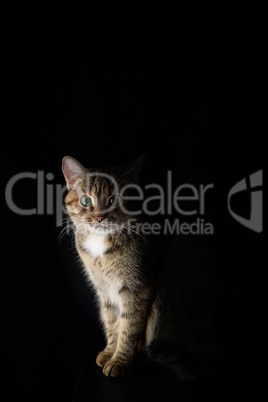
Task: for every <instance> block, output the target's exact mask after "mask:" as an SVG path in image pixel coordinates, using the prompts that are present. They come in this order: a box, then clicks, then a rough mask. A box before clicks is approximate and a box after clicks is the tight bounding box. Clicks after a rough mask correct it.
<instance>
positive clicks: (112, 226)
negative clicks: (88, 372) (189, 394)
mask: <svg viewBox="0 0 268 402" xmlns="http://www.w3.org/2000/svg"><path fill="white" fill-rule="evenodd" d="M142 160H143V158H140V159H139V160H138V161H136V162H135V163H133V164H132V165H128V166H127V167H121V168H109V169H105V170H100V169H97V170H96V169H92V170H88V169H86V168H85V167H84V166H83V165H81V164H80V163H79V162H78V161H77V160H75V159H74V158H72V157H69V156H65V157H64V158H63V161H62V170H63V174H64V177H65V180H66V184H67V188H68V194H67V196H66V198H65V206H66V209H67V212H68V214H69V216H70V218H71V220H72V222H73V224H74V226H75V243H76V249H77V252H78V254H79V256H80V258H81V260H82V262H83V264H84V267H85V269H86V270H87V273H88V275H89V278H90V281H91V283H92V285H93V288H94V289H95V292H96V296H97V299H98V302H99V309H100V316H101V320H102V322H103V327H104V331H105V335H106V339H107V345H106V347H105V349H104V350H103V351H101V352H99V354H98V355H97V358H96V363H97V365H98V366H100V367H102V370H103V373H104V374H105V375H106V376H110V377H117V376H121V375H126V374H128V373H129V372H130V371H131V369H132V367H133V363H134V361H135V357H136V356H137V354H138V353H139V352H143V353H146V354H147V355H148V356H149V357H150V358H151V359H152V360H154V361H156V362H159V363H161V364H165V365H167V366H169V367H170V368H171V369H172V370H173V371H174V372H175V373H176V374H177V375H178V376H179V377H180V378H182V379H193V378H195V377H197V376H198V375H200V374H201V373H202V372H204V371H205V370H206V368H207V367H208V363H210V361H211V360H213V358H212V356H214V354H215V353H214V352H215V348H214V346H212V345H211V344H210V343H208V341H209V339H210V332H211V323H212V317H213V274H212V268H211V265H210V263H209V261H208V260H207V252H206V250H205V249H204V248H203V247H202V246H200V245H199V239H197V237H196V236H195V237H194V236H192V237H191V236H170V237H169V238H168V239H167V238H165V239H161V238H160V239H158V243H157V247H156V249H153V253H152V254H150V253H151V248H150V247H149V246H148V245H147V242H146V239H144V238H143V236H141V234H140V233H139V232H138V230H135V227H134V228H133V225H130V222H133V216H134V217H135V219H137V206H136V205H135V203H134V202H133V200H132V201H131V200H130V197H129V195H130V192H129V191H127V190H126V188H127V187H126V185H129V184H131V183H137V180H138V177H139V174H140V171H141V169H142V164H143V161H142ZM129 187H130V186H129ZM125 190H126V191H125ZM122 192H124V194H123V195H122ZM135 208H136V209H135ZM135 211H136V212H135ZM157 252H158V254H157Z"/></svg>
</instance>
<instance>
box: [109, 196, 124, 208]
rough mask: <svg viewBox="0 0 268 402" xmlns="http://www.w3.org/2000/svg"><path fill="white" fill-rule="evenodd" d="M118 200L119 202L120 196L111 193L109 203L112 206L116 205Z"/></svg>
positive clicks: (118, 202)
mask: <svg viewBox="0 0 268 402" xmlns="http://www.w3.org/2000/svg"><path fill="white" fill-rule="evenodd" d="M120 202H121V198H120V197H119V195H113V196H112V197H111V198H110V199H109V205H112V206H113V207H116V206H117V205H119V204H120Z"/></svg>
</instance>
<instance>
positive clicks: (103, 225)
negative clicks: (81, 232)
mask: <svg viewBox="0 0 268 402" xmlns="http://www.w3.org/2000/svg"><path fill="white" fill-rule="evenodd" d="M88 228H89V230H90V232H92V233H96V234H110V233H113V232H114V231H116V226H115V225H113V224H111V223H109V222H96V223H90V224H89V225H88Z"/></svg>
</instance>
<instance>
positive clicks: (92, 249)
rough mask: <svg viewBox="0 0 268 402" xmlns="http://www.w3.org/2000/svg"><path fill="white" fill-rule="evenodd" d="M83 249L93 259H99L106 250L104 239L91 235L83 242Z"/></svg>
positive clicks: (97, 235) (98, 235)
mask: <svg viewBox="0 0 268 402" xmlns="http://www.w3.org/2000/svg"><path fill="white" fill-rule="evenodd" d="M84 249H85V250H86V252H87V253H89V254H90V255H92V256H93V257H94V258H97V257H101V256H102V255H103V254H104V253H105V251H106V250H107V245H106V237H105V236H104V235H101V234H91V235H90V236H89V237H88V238H87V239H86V240H85V241H84Z"/></svg>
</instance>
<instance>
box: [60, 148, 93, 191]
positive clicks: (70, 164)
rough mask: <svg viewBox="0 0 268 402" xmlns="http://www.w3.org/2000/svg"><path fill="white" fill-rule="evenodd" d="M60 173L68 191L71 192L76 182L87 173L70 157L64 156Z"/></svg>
mask: <svg viewBox="0 0 268 402" xmlns="http://www.w3.org/2000/svg"><path fill="white" fill-rule="evenodd" d="M62 171H63V174H64V177H65V180H66V184H67V187H68V190H71V189H72V188H73V185H74V183H75V182H76V180H77V179H78V178H79V177H81V176H82V175H83V174H85V173H86V172H87V170H86V169H85V168H84V166H82V165H81V163H79V162H78V161H77V160H76V159H74V158H72V157H71V156H64V158H63V159H62Z"/></svg>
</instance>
